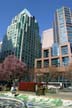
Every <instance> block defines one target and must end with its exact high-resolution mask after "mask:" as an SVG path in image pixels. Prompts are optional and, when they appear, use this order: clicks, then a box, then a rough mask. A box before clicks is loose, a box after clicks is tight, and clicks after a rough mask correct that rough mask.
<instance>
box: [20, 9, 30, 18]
mask: <svg viewBox="0 0 72 108" xmlns="http://www.w3.org/2000/svg"><path fill="white" fill-rule="evenodd" d="M24 13H26V14H27V15H28V16H29V17H31V16H32V15H31V13H30V12H29V11H28V10H27V9H24V10H23V11H22V12H20V14H24Z"/></svg>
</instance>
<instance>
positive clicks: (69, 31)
mask: <svg viewBox="0 0 72 108" xmlns="http://www.w3.org/2000/svg"><path fill="white" fill-rule="evenodd" d="M46 33H47V32H46ZM46 33H44V35H45V36H44V38H43V40H42V46H43V45H44V48H43V47H42V57H41V58H37V59H35V78H36V79H37V78H38V76H39V75H40V76H41V81H43V82H44V81H47V80H46V79H48V78H49V75H50V72H51V70H50V67H51V68H52V67H53V66H54V67H56V69H57V70H55V71H58V72H66V71H67V70H66V67H67V68H68V66H69V65H70V63H72V13H71V10H70V8H67V7H62V8H60V9H57V10H56V13H55V16H54V21H53V34H54V35H53V38H54V43H53V44H52V43H51V41H49V40H50V37H49V36H48V38H47V37H46V36H47V34H46ZM48 35H49V33H48ZM47 42H49V43H48V44H51V45H52V46H49V47H47V46H46V45H48V44H47ZM70 75H72V74H70ZM57 79H58V80H57ZM38 80H39V79H38ZM65 80H68V81H69V79H65V78H64V76H63V75H61V77H60V76H58V78H55V79H53V81H65ZM36 81H37V80H36ZM50 81H52V78H51V79H50Z"/></svg>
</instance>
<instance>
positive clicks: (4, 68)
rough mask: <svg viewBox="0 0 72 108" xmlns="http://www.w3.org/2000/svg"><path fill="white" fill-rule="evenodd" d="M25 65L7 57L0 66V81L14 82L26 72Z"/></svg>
mask: <svg viewBox="0 0 72 108" xmlns="http://www.w3.org/2000/svg"><path fill="white" fill-rule="evenodd" d="M26 68H27V67H26V64H25V63H23V62H21V61H20V60H18V59H17V58H16V57H15V56H13V55H10V56H8V57H7V58H6V59H5V60H4V62H3V63H2V64H0V79H2V78H3V80H14V79H20V78H21V77H22V76H23V75H24V72H25V71H26Z"/></svg>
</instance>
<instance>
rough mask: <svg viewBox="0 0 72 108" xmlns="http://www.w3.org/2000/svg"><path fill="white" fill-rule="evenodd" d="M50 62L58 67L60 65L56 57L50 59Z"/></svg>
mask: <svg viewBox="0 0 72 108" xmlns="http://www.w3.org/2000/svg"><path fill="white" fill-rule="evenodd" d="M51 64H52V65H54V66H57V67H58V66H59V65H60V60H59V59H58V58H56V59H52V60H51Z"/></svg>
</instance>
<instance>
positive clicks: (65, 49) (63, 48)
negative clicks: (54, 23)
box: [61, 45, 68, 55]
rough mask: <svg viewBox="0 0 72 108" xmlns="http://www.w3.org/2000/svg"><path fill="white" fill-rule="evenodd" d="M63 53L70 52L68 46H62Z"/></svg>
mask: <svg viewBox="0 0 72 108" xmlns="http://www.w3.org/2000/svg"><path fill="white" fill-rule="evenodd" d="M61 51H62V55H65V54H68V46H67V45H66V46H62V47H61Z"/></svg>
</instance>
